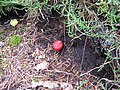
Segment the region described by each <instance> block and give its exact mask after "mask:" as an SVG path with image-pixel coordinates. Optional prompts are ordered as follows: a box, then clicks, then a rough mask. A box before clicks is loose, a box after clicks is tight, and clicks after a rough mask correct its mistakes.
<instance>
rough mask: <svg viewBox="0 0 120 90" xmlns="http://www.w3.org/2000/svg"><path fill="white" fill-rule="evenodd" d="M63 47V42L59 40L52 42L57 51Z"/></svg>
mask: <svg viewBox="0 0 120 90" xmlns="http://www.w3.org/2000/svg"><path fill="white" fill-rule="evenodd" d="M62 48H63V42H62V41H60V40H56V41H55V42H54V43H53V49H54V50H55V51H57V52H59V51H61V50H62Z"/></svg>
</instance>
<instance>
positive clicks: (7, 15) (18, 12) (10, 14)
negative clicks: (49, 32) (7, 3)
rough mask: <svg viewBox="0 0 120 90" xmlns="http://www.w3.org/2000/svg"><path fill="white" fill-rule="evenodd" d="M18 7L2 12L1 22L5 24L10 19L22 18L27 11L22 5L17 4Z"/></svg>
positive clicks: (0, 14)
mask: <svg viewBox="0 0 120 90" xmlns="http://www.w3.org/2000/svg"><path fill="white" fill-rule="evenodd" d="M15 7H16V8H18V9H12V10H11V11H6V12H4V13H0V16H1V17H0V24H4V23H5V22H7V21H8V20H10V19H21V18H23V16H24V15H25V13H26V11H25V9H23V6H21V5H15Z"/></svg>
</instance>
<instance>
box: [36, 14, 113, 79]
mask: <svg viewBox="0 0 120 90" xmlns="http://www.w3.org/2000/svg"><path fill="white" fill-rule="evenodd" d="M54 14H55V13H54ZM54 14H53V15H52V17H54ZM40 17H41V15H40ZM39 19H41V18H39ZM46 20H47V21H46ZM41 21H43V22H41ZM41 21H38V23H37V24H36V27H37V28H38V32H39V33H43V34H44V35H45V37H46V38H49V40H50V44H52V43H53V41H54V40H56V39H60V40H62V41H64V43H65V46H64V48H63V50H62V51H61V53H62V54H60V55H61V58H60V60H69V61H70V63H71V64H72V65H76V67H75V69H76V70H77V71H80V70H83V71H89V70H90V69H93V68H95V67H98V66H100V65H102V64H103V63H104V59H105V55H104V54H103V52H101V46H100V45H96V44H95V43H94V41H93V39H90V38H88V37H86V36H82V37H81V39H75V40H73V41H71V40H72V38H70V37H68V35H67V34H65V33H67V31H66V32H64V24H63V23H62V20H61V18H59V19H58V17H57V18H56V17H54V18H50V17H49V16H48V17H46V18H45V20H41ZM50 26H51V27H50ZM41 30H44V32H41ZM51 38H52V39H51ZM86 38H87V39H86ZM41 40H43V38H41V37H40V36H39V40H38V41H37V43H38V44H40V46H41V45H47V43H49V41H46V40H45V41H44V42H41ZM86 40H87V41H86ZM85 41H86V46H85V47H84V45H85ZM83 53H84V57H83ZM81 66H82V68H81ZM80 68H81V69H80ZM80 72H81V71H80ZM91 74H92V75H95V76H97V77H99V78H108V79H110V80H113V79H114V74H113V71H112V69H111V67H110V66H109V65H108V64H107V65H105V66H104V67H103V68H102V70H101V71H99V72H98V69H96V70H93V71H92V72H91Z"/></svg>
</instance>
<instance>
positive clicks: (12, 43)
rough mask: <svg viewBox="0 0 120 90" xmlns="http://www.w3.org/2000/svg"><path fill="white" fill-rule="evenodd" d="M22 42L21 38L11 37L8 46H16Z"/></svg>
mask: <svg viewBox="0 0 120 90" xmlns="http://www.w3.org/2000/svg"><path fill="white" fill-rule="evenodd" d="M21 41H22V38H21V37H20V36H18V35H13V36H11V37H10V39H9V43H8V44H9V45H10V46H18V45H19V44H20V43H21Z"/></svg>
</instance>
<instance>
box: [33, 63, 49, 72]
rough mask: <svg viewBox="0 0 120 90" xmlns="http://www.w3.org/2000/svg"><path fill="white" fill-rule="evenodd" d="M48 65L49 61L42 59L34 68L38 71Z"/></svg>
mask: <svg viewBox="0 0 120 90" xmlns="http://www.w3.org/2000/svg"><path fill="white" fill-rule="evenodd" d="M48 66H49V63H48V62H46V61H43V62H41V63H40V64H37V65H36V66H35V67H34V68H35V69H36V70H37V71H39V70H40V69H41V70H44V69H47V68H48Z"/></svg>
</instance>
